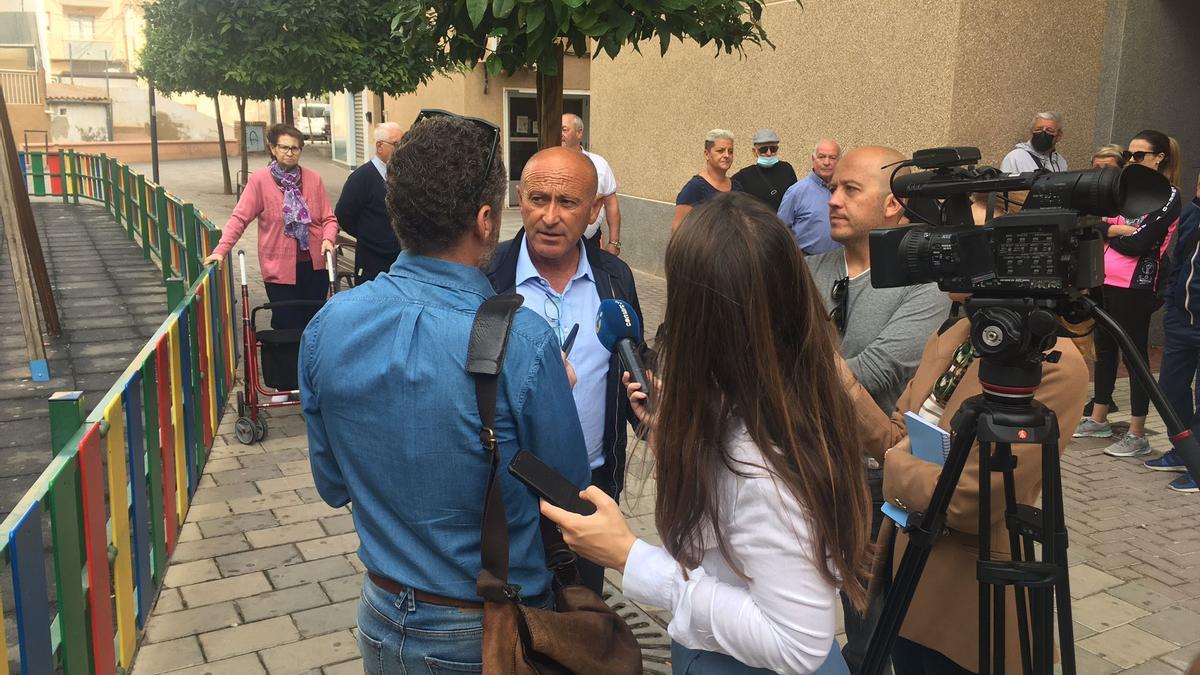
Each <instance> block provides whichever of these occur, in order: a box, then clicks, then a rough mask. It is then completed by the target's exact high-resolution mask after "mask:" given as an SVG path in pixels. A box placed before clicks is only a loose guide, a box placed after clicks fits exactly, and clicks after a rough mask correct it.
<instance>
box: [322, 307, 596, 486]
mask: <svg viewBox="0 0 1200 675" xmlns="http://www.w3.org/2000/svg"><path fill="white" fill-rule="evenodd" d="M552 335H553V334H552V333H551V332H550V331H549V328H547V331H546V333H545V334H544V339H543V340H541V342H540V346H538V345H535V347H534V348H535V349H536V350H537V352H536V354H535V355H534V356H533V358H532V359H531V360H530V365H529V370H528V372H527V374H526V377H525V380H524V382H522V384H521V389H520V393H519V394H518V396H517V414H516V418H517V440H518V442H519V443H520V447H521V449H523V450H529V451H530V452H532V453H533V454H534V455H537V456H538V458H540V459H541V460H542V461H544V462H546V463H547V464H549V465H550V466H552V467H554V468H555V469H556V470H558V472H559V473H561V474H562V475H563V476H565V477H566V479H567V480H569V481H571V482H572V483H574V484H576V485H578V486H579V488H580V489H581V490H582V489H583V488H585V487H587V486H588V485H589V484H590V483H591V480H592V472H591V470H590V469H589V468H588V456H587V446H586V445H585V444H584V441H583V429H582V428H581V427H580V425H579V414H578V413H577V412H576V410H575V399H574V398H573V397H572V396H571V387H570V384H569V383H568V382H567V370H566V367H565V366H563V362H562V355H561V353H560V352H559V350H558V342H557V341H556V340H553V339H550V338H551V336H552ZM310 452H311V450H310ZM314 473H316V465H315V460H314ZM318 485H319V483H318ZM322 494H324V493H322Z"/></svg>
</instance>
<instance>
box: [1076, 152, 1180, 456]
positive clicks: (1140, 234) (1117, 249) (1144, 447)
mask: <svg viewBox="0 0 1200 675" xmlns="http://www.w3.org/2000/svg"><path fill="white" fill-rule="evenodd" d="M1123 155H1124V157H1125V159H1126V161H1127V162H1128V163H1133V164H1141V165H1142V166H1145V167H1148V168H1151V169H1154V170H1155V171H1158V172H1159V173H1161V174H1163V175H1165V176H1166V177H1167V179H1168V180H1170V181H1171V186H1172V187H1171V196H1170V198H1169V199H1168V200H1167V202H1166V203H1165V204H1163V205H1162V207H1161V208H1159V209H1157V210H1155V211H1152V212H1150V213H1147V214H1145V215H1143V216H1141V217H1138V218H1134V219H1131V220H1125V219H1124V218H1119V217H1118V218H1106V219H1105V221H1106V222H1107V223H1108V231H1107V233H1106V235H1105V240H1106V241H1105V246H1104V285H1103V286H1101V287H1100V289H1099V290H1100V294H1099V298H1098V299H1097V302H1099V303H1100V305H1101V306H1102V307H1103V308H1104V309H1105V311H1107V312H1108V313H1109V314H1111V315H1112V316H1113V318H1114V319H1116V321H1117V323H1118V324H1120V326H1121V328H1122V329H1124V330H1125V332H1126V333H1128V334H1129V337H1130V338H1132V339H1133V342H1134V344H1135V345H1136V346H1137V348H1138V351H1139V353H1140V356H1141V357H1142V359H1143V360H1146V358H1147V352H1148V348H1147V344H1148V342H1149V338H1150V315H1151V314H1152V313H1153V312H1154V310H1155V309H1157V308H1158V307H1159V306H1160V305H1161V303H1160V301H1159V296H1158V291H1159V288H1160V285H1161V284H1163V283H1165V280H1166V271H1165V270H1163V269H1162V266H1163V261H1164V258H1163V256H1164V254H1165V253H1166V250H1167V242H1168V240H1169V239H1170V237H1171V233H1172V232H1173V231H1174V230H1175V226H1176V225H1177V224H1178V223H1179V214H1180V212H1181V210H1182V207H1181V202H1180V197H1179V189H1178V188H1176V187H1175V186H1176V185H1178V184H1179V144H1178V143H1177V142H1176V141H1175V139H1174V138H1171V137H1169V136H1167V135H1166V134H1164V133H1162V132H1160V131H1155V130H1153V129H1147V130H1146V131H1143V132H1141V133H1139V134H1138V135H1136V136H1134V137H1133V140H1131V141H1130V142H1129V149H1128V150H1126V151H1125V152H1124V153H1123ZM1093 292H1094V291H1093ZM1093 297H1095V296H1093ZM1119 353H1120V352H1119V349H1118V347H1117V343H1116V341H1115V340H1114V339H1113V338H1112V337H1111V336H1109V334H1108V332H1107V331H1103V330H1101V331H1098V332H1097V333H1096V374H1095V378H1096V381H1095V391H1096V393H1095V398H1094V399H1093V400H1094V404H1093V406H1092V414H1091V415H1090V416H1089V417H1085V418H1083V420H1081V421H1080V422H1079V426H1078V427H1076V429H1075V437H1076V438H1081V437H1089V438H1109V437H1111V436H1112V435H1113V430H1112V425H1110V424H1109V423H1108V409H1109V406H1110V405H1112V394H1113V388H1114V386H1115V384H1116V378H1117V359H1118V355H1119ZM1129 390H1130V395H1129V398H1130V410H1129V413H1130V417H1129V431H1128V432H1127V433H1126V434H1125V435H1124V436H1123V437H1122V438H1120V439H1119V440H1117V441H1116V442H1115V443H1113V444H1112V445H1110V446H1108V447H1107V448H1105V449H1104V452H1105V453H1107V454H1109V455H1111V456H1113V457H1141V456H1144V455H1148V454H1150V443H1149V442H1148V441H1147V440H1146V438H1145V433H1146V413H1147V412H1148V411H1149V403H1150V402H1149V396H1148V395H1147V393H1146V389H1145V388H1144V387H1143V386H1142V385H1141V382H1139V381H1138V380H1137V378H1130V382H1129Z"/></svg>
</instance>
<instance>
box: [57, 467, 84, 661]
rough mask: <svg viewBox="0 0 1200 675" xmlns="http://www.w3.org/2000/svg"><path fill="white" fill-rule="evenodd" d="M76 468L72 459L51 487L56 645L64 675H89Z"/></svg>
mask: <svg viewBox="0 0 1200 675" xmlns="http://www.w3.org/2000/svg"><path fill="white" fill-rule="evenodd" d="M79 494H80V493H79V465H78V460H77V458H76V457H74V456H72V457H71V458H70V459H68V460H67V461H66V463H65V464H63V466H62V469H61V470H60V471H59V472H58V475H56V476H55V477H54V479H53V480H52V481H51V483H50V527H51V533H52V536H53V538H54V586H55V588H56V589H57V591H58V626H59V631H60V633H61V635H60V642H59V644H60V645H61V646H62V663H63V669H64V671H65V672H66V673H67V675H75V674H76V673H78V674H79V675H84V674H85V673H89V672H91V670H92V668H91V657H90V654H91V651H92V650H91V642H90V634H91V631H89V630H88V626H87V618H86V611H85V604H84V599H83V578H82V574H83V556H82V555H81V551H82V550H83V540H82V538H81V537H82V536H83V533H82V531H81V530H80V529H79V523H81V522H82V521H83V510H82V508H81V506H80V503H79Z"/></svg>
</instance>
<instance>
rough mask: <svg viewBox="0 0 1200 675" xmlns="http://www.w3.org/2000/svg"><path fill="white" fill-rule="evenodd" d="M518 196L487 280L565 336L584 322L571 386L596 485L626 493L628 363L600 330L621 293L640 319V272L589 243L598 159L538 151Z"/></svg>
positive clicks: (597, 586)
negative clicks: (511, 229)
mask: <svg viewBox="0 0 1200 675" xmlns="http://www.w3.org/2000/svg"><path fill="white" fill-rule="evenodd" d="M518 195H519V196H520V199H521V220H522V221H523V223H524V228H523V229H522V230H521V232H520V233H519V234H518V235H517V236H516V238H514V239H513V240H512V241H507V242H504V243H502V244H500V246H499V247H498V248H497V249H496V255H495V257H494V258H493V259H492V262H491V264H490V265H489V266H488V272H487V274H488V278H489V279H490V280H491V282H492V285H493V286H494V287H495V289H496V290H497V291H498V292H508V291H516V292H517V293H520V294H521V295H522V296H523V297H524V298H525V307H527V308H529V309H532V310H533V311H534V312H537V313H538V314H539V315H541V317H542V318H543V319H545V320H546V323H547V324H549V326H550V328H551V329H553V330H554V332H555V333H556V334H557V335H558V338H559V341H560V343H561V341H563V340H565V339H566V337H567V335H568V334H569V333H570V332H571V328H572V327H573V326H574V325H576V324H578V325H579V333H578V334H577V336H576V339H575V344H574V347H573V348H572V350H571V354H570V356H569V357H568V359H567V360H568V361H569V362H570V363H571V366H572V367H573V368H574V370H575V376H576V380H577V381H576V384H575V388H574V389H573V390H572V392H571V393H572V395H573V397H574V400H575V409H576V410H577V412H578V414H579V422H580V425H581V426H582V428H583V439H584V444H585V445H586V446H587V451H588V464H589V466H590V467H591V469H592V484H593V485H595V486H597V487H599V488H601V489H602V490H604V491H605V492H607V493H608V494H609V495H610V496H612V497H613V498H614V499H618V498H619V496H620V492H621V488H622V486H623V484H624V479H625V439H626V424H627V423H629V422H634V423H636V420H635V419H634V417H633V414H632V412H631V411H630V409H629V399H628V398H627V397H626V395H625V389H624V387H623V386H622V385H621V381H620V377H621V372H622V371H621V366H620V360H619V359H618V358H617V357H616V356H615V355H614V354H612V353H610V352H609V351H608V350H606V349H605V348H604V347H603V345H601V344H600V341H599V340H598V339H597V337H596V310H597V309H598V308H599V307H600V301H601V300H603V299H608V298H619V299H621V300H625V301H626V302H628V303H629V304H630V305H632V306H633V308H634V311H635V312H637V313H638V315H639V317H640V315H641V307H640V306H639V305H638V299H637V289H636V287H635V285H634V281H633V272H632V271H631V270H630V269H629V266H628V265H626V264H625V263H624V262H622V261H621V259H620V258H618V257H617V256H615V255H612V254H611V253H608V252H607V251H602V250H600V249H599V247H593V246H587V247H585V246H584V245H583V242H582V241H581V237H582V236H583V234H584V232H585V230H586V229H587V227H588V223H590V222H593V221H595V219H596V212H597V211H598V210H599V205H600V204H602V203H603V196H599V197H597V195H596V169H595V166H594V165H593V164H592V163H591V162H590V161H589V160H588V158H587V157H586V156H585V155H583V154H582V153H579V152H576V151H572V150H570V149H567V148H563V147H558V148H549V149H546V150H543V151H541V152H539V153H537V154H536V155H534V156H533V157H532V158H531V159H530V160H529V162H527V163H526V164H525V169H524V171H522V172H521V185H520V187H519V188H518ZM638 341H639V342H640V341H641V336H638ZM579 571H580V574H581V576H582V577H583V580H584V582H585V583H586V584H588V586H589V587H591V588H592V590H595V591H596V592H600V591H601V590H602V588H603V584H604V570H603V569H602V568H601V567H599V566H598V565H594V564H592V563H590V562H588V561H581V564H580V567H579Z"/></svg>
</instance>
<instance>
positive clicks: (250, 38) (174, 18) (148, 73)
mask: <svg viewBox="0 0 1200 675" xmlns="http://www.w3.org/2000/svg"><path fill="white" fill-rule="evenodd" d="M144 7H145V16H146V46H145V49H144V50H143V52H142V67H141V71H140V74H141V75H142V76H143V77H146V78H147V79H148V80H150V81H151V82H153V83H154V84H155V86H156V87H158V88H159V89H161V90H162V91H165V92H181V91H194V92H199V93H202V94H207V95H213V94H215V93H222V94H228V95H232V96H238V97H241V98H245V99H250V100H265V99H269V98H276V97H278V98H287V97H292V98H296V97H308V96H318V95H321V94H325V93H327V92H331V91H342V90H344V89H349V90H351V91H358V90H360V89H364V88H369V89H371V90H373V91H377V92H382V93H388V94H399V93H405V92H410V91H413V90H414V89H416V87H417V85H419V84H421V83H422V82H424V81H426V80H428V79H429V77H430V76H431V75H432V72H433V70H432V68H433V64H432V63H431V61H430V59H428V58H426V57H425V56H424V55H425V54H427V53H429V52H432V51H434V50H435V49H436V48H437V43H436V41H435V40H434V39H433V37H432V35H431V34H428V33H426V34H424V41H423V42H422V41H421V40H420V39H418V40H414V41H412V42H410V43H407V44H405V45H403V46H401V45H398V44H397V43H396V42H395V41H394V40H392V39H391V36H390V35H389V32H390V31H389V24H388V19H389V18H390V14H391V10H392V9H393V8H394V5H393V0H336V1H333V0H287V1H285V0H157V1H156V2H147V3H146V4H145V6H144ZM401 47H402V48H401Z"/></svg>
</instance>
